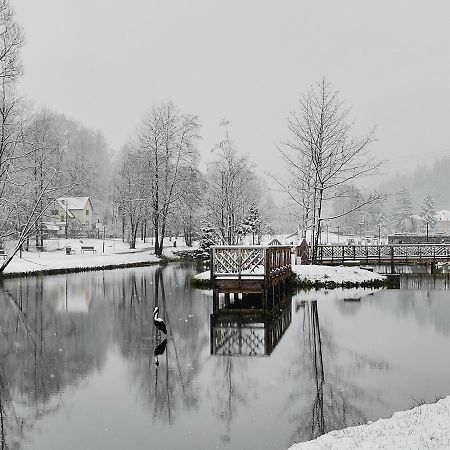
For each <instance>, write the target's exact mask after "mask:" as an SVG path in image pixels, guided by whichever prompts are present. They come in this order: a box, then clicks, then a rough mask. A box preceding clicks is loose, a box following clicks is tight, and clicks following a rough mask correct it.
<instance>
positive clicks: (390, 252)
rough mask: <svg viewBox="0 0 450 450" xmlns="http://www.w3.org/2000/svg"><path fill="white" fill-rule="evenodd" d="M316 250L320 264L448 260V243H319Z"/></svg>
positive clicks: (449, 251)
mask: <svg viewBox="0 0 450 450" xmlns="http://www.w3.org/2000/svg"><path fill="white" fill-rule="evenodd" d="M317 250H318V252H317V261H318V263H321V264H345V262H350V261H359V262H361V263H376V262H378V263H380V264H386V263H389V264H400V263H421V262H423V263H427V262H437V261H450V244H391V245H319V247H318V249H317Z"/></svg>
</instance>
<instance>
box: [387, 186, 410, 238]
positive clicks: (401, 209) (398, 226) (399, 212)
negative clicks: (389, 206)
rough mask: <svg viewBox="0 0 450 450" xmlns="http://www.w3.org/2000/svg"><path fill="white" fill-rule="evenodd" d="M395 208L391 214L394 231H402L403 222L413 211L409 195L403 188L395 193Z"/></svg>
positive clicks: (403, 227)
mask: <svg viewBox="0 0 450 450" xmlns="http://www.w3.org/2000/svg"><path fill="white" fill-rule="evenodd" d="M395 200H396V201H395V209H394V212H393V214H392V223H393V226H394V230H395V231H404V229H405V225H404V224H405V222H406V221H407V220H409V218H410V217H411V215H412V213H413V208H412V202H411V197H410V195H409V192H408V191H407V190H406V189H405V188H401V189H400V190H399V191H398V192H397V193H396V199H395Z"/></svg>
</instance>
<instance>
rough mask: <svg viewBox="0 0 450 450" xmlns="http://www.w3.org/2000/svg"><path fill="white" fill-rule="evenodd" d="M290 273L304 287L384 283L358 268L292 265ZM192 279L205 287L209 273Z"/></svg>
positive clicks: (383, 279) (382, 277) (372, 273)
mask: <svg viewBox="0 0 450 450" xmlns="http://www.w3.org/2000/svg"><path fill="white" fill-rule="evenodd" d="M292 272H293V273H294V275H295V277H296V281H297V283H298V284H299V286H306V287H307V286H316V287H320V286H323V287H325V286H328V287H334V286H349V285H351V286H357V285H361V284H370V283H382V282H384V281H385V277H384V276H383V275H380V274H378V273H375V272H370V271H369V270H364V269H360V268H358V267H343V266H338V267H334V266H313V265H301V266H297V265H293V266H292ZM194 278H195V281H196V284H197V285H198V286H201V285H206V284H208V283H209V282H210V272H209V270H208V271H206V272H202V273H199V274H197V275H195V277H194Z"/></svg>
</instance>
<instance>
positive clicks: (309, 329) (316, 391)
mask: <svg viewBox="0 0 450 450" xmlns="http://www.w3.org/2000/svg"><path fill="white" fill-rule="evenodd" d="M301 306H302V307H301V308H300V309H301V310H302V311H303V326H302V334H303V346H302V349H303V351H302V353H301V356H302V358H301V359H300V361H299V363H300V367H298V374H297V376H298V378H299V380H301V385H300V386H301V387H300V389H299V390H298V392H295V393H293V394H292V397H291V398H290V402H291V401H292V398H296V399H299V398H309V399H310V400H309V402H310V403H309V404H310V405H311V406H310V407H309V408H306V409H304V410H303V411H301V412H300V413H294V414H293V421H294V422H295V423H297V424H299V425H298V427H297V429H296V430H295V437H294V439H296V440H308V439H314V438H316V437H318V436H320V435H322V434H324V433H327V432H328V431H331V430H335V429H341V428H345V427H348V426H351V425H356V424H359V423H365V422H366V418H365V416H364V414H363V413H362V411H361V410H360V409H359V408H358V407H357V406H356V405H357V404H358V403H359V402H360V401H361V400H362V399H365V398H367V393H366V392H365V391H364V390H363V389H359V388H357V387H356V386H354V385H352V384H351V383H350V382H349V381H348V380H347V379H346V375H347V374H346V373H345V371H344V370H343V368H342V367H340V366H339V364H338V362H337V361H338V359H337V358H335V356H336V352H337V351H340V350H341V349H337V348H335V345H334V343H333V341H332V336H328V335H327V333H324V330H323V329H321V327H320V321H319V311H318V306H317V301H308V302H302V304H301ZM352 357H353V358H355V359H357V360H358V359H359V357H358V355H355V354H353V355H352ZM365 364H367V361H364V365H365ZM375 364H379V363H375ZM305 373H307V374H309V380H310V382H308V380H305ZM311 382H312V383H311ZM290 402H289V403H290ZM288 407H289V405H288Z"/></svg>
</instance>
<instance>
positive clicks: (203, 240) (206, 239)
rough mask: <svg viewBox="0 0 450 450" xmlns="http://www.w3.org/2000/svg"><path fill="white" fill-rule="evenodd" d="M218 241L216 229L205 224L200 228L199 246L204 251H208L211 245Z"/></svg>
mask: <svg viewBox="0 0 450 450" xmlns="http://www.w3.org/2000/svg"><path fill="white" fill-rule="evenodd" d="M218 243H219V237H218V235H217V232H216V230H215V229H214V228H213V227H212V226H210V225H206V226H205V227H203V228H202V229H201V237H200V241H199V244H198V245H199V247H200V248H201V249H202V250H204V251H205V252H209V249H210V247H211V246H212V245H217V244H218Z"/></svg>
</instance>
